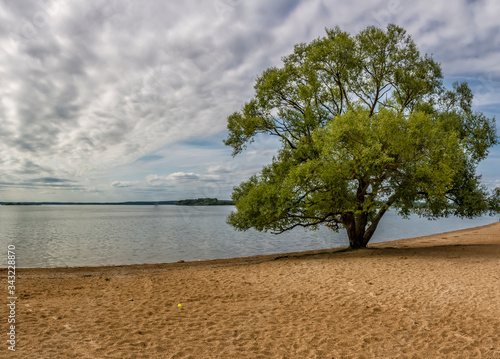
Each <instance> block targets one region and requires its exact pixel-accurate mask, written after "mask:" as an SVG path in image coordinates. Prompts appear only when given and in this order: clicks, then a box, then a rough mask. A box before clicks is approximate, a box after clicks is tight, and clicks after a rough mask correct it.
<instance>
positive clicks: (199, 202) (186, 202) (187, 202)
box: [0, 198, 234, 206]
mask: <svg viewBox="0 0 500 359" xmlns="http://www.w3.org/2000/svg"><path fill="white" fill-rule="evenodd" d="M209 200H211V198H198V199H196V200H194V199H183V200H176V201H127V202H0V206H42V205H58V206H160V205H162V206H165V205H167V206H175V205H177V206H227V205H234V203H233V202H232V201H230V200H218V199H217V198H214V200H215V203H213V202H212V203H211V202H210V201H209Z"/></svg>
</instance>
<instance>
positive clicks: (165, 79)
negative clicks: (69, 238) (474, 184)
mask: <svg viewBox="0 0 500 359" xmlns="http://www.w3.org/2000/svg"><path fill="white" fill-rule="evenodd" d="M499 6H500V4H499V2H498V1H496V0H483V1H479V2H469V3H464V2H461V1H456V2H446V3H445V2H443V3H439V2H436V1H431V0H423V1H417V2H403V1H399V0H392V1H389V2H387V1H382V0H379V1H375V2H373V1H367V0H353V1H351V2H340V3H339V2H330V3H328V2H324V1H321V0H301V1H299V0H294V1H285V0H276V1H273V2H269V1H267V0H255V1H243V0H213V1H196V0H188V1H185V2H173V1H159V0H152V1H148V2H139V1H120V2H114V1H113V2H110V1H108V0H96V1H91V2H89V1H84V0H75V1H66V0H51V1H48V2H38V1H34V0H26V1H22V2H15V1H10V2H3V3H2V4H1V5H0V46H1V47H2V49H4V55H3V56H2V58H1V59H0V79H1V80H2V86H0V98H1V99H2V101H1V102H0V181H2V182H3V183H14V184H20V183H32V182H31V181H32V180H34V179H36V178H44V177H53V178H66V179H70V180H72V181H73V182H72V183H71V184H72V186H73V187H66V188H65V190H64V194H60V198H61V199H62V200H64V198H66V197H65V196H67V197H68V198H69V197H71V196H74V197H73V198H79V199H80V200H82V201H84V200H86V197H81V196H83V195H82V193H84V191H81V190H79V191H78V190H77V188H81V187H77V186H84V187H86V188H94V187H95V186H101V185H102V187H99V188H101V191H102V193H101V195H102V196H104V197H105V196H109V197H110V198H111V197H112V198H113V199H114V200H119V197H113V196H118V194H116V193H117V192H120V193H122V192H123V193H125V192H126V190H129V191H138V190H140V189H144V188H154V189H157V190H160V189H168V190H169V191H170V190H171V192H168V193H165V195H169V196H174V195H175V194H176V193H177V192H175V191H176V190H177V189H178V190H179V191H185V190H184V188H188V187H186V186H185V185H186V184H188V183H191V184H194V183H198V184H200V186H201V185H203V184H204V185H205V186H206V185H207V184H209V183H217V186H218V188H223V186H222V185H221V184H222V183H224V184H226V183H227V188H228V191H230V188H231V186H233V185H235V184H237V183H238V181H240V180H243V179H244V177H245V176H247V175H248V174H251V173H255V172H256V171H258V170H259V169H260V168H261V167H262V164H263V163H266V161H269V160H270V157H271V156H272V154H273V153H275V151H276V150H275V148H276V147H277V144H276V142H275V141H274V142H273V141H272V140H266V139H259V142H258V143H256V144H255V145H254V146H253V147H250V148H249V151H247V152H246V153H245V154H244V155H241V156H239V157H237V158H236V159H234V160H233V159H231V157H230V153H231V150H230V149H229V148H224V147H223V145H222V144H221V140H220V139H219V137H224V136H223V135H221V134H223V133H224V131H225V129H226V118H227V116H228V115H229V114H231V113H232V112H234V111H236V110H238V109H239V108H240V107H241V105H242V104H243V103H244V102H245V101H246V100H248V99H249V98H250V97H251V96H252V94H253V85H254V82H255V78H256V76H258V75H259V74H260V73H262V71H263V70H264V69H266V68H267V67H269V66H273V65H278V66H279V65H280V58H281V57H282V56H284V55H286V54H288V53H290V52H291V51H292V50H293V46H294V44H296V43H299V42H308V41H310V40H312V39H314V38H316V37H318V36H323V34H324V28H325V27H333V26H335V25H339V26H341V28H343V29H345V30H347V31H350V32H351V33H356V32H358V31H359V30H361V29H363V28H365V27H366V26H367V25H379V26H385V24H386V23H387V22H395V23H398V24H400V25H402V26H404V27H405V28H406V29H407V30H408V32H409V33H410V34H412V35H413V37H414V39H415V41H416V42H417V44H418V45H419V46H420V49H421V51H422V52H427V53H432V54H433V55H434V58H435V59H436V60H437V61H439V62H441V64H442V67H443V70H444V73H445V76H450V77H453V78H458V79H460V78H471V79H472V82H473V83H474V84H475V85H474V86H473V89H475V90H476V92H477V101H476V102H475V104H476V105H488V106H496V107H494V108H495V109H496V110H494V111H499V110H498V108H500V105H499V101H498V93H499V91H500V86H498V83H500V50H499V49H500V37H499V36H498V34H499V32H500V26H499V24H498V15H499V14H500V8H499ZM482 79H483V80H484V81H483V82H484V84H485V85H483V86H482V87H481V81H482ZM497 117H498V116H497ZM214 138H216V139H217V141H214V143H215V144H214V143H212V144H210V145H208V146H207V147H204V148H202V147H200V146H198V145H186V144H185V143H187V142H188V141H190V140H193V139H194V140H195V142H196V140H197V142H202V141H203V140H205V139H214ZM497 151H498V150H497ZM159 152H161V156H162V159H158V160H157V161H149V162H146V161H144V162H141V163H138V162H137V160H138V159H140V158H144V157H146V158H147V156H151V155H158V154H160V153H159ZM181 152H182V156H181V157H179V156H178V155H177V157H179V158H180V159H177V158H174V157H175V156H174V155H173V154H178V153H181ZM168 153H172V155H171V156H169V155H168ZM208 153H210V155H211V156H212V157H209V156H208ZM243 156H244V157H243ZM228 164H230V165H228ZM235 164H237V165H235ZM150 173H156V174H158V175H152V176H148V177H147V178H146V176H147V174H150ZM165 173H170V175H166V174H165ZM118 175H119V176H118ZM495 175H496V176H498V172H496V174H495ZM154 176H156V177H154ZM90 178H98V180H95V181H94V180H90ZM117 178H118V179H119V180H117ZM137 178H146V180H145V181H144V180H142V181H138V180H137ZM109 183H114V185H112V187H114V188H122V189H123V190H122V191H110V192H106V190H103V189H102V188H109ZM5 186H10V185H5ZM183 186H184V187H183ZM4 188H5V187H4ZM10 188H12V191H11V192H10V193H9V195H11V196H13V198H12V200H22V199H23V198H24V197H25V198H26V199H28V200H33V199H34V198H38V199H40V200H43V199H47V198H48V195H47V197H43V196H44V194H42V193H41V192H39V191H37V190H35V189H33V190H31V191H30V190H29V189H28V188H27V187H23V189H19V186H17V187H15V189H14V187H10ZM68 188H74V191H75V193H74V194H69V191H70V190H69V189H68ZM197 188H198V187H197ZM200 188H201V187H200ZM224 188H225V187H224ZM196 190H198V189H196ZM61 191H62V189H61ZM221 191H225V189H224V190H221ZM77 192H78V193H77ZM61 193H62V192H61ZM128 193H132V192H128ZM179 193H181V192H179ZM182 193H185V192H182ZM131 195H133V193H132V194H131ZM143 195H147V194H144V193H140V194H137V196H143ZM155 195H156V194H155ZM78 196H80V197H78ZM56 197H57V196H56ZM50 198H52V195H51V196H50ZM134 199H142V198H134Z"/></svg>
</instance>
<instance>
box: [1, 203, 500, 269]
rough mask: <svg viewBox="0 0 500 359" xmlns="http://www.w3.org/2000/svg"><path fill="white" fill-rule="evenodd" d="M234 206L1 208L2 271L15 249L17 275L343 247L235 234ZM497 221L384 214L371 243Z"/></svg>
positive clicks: (300, 238)
mask: <svg viewBox="0 0 500 359" xmlns="http://www.w3.org/2000/svg"><path fill="white" fill-rule="evenodd" d="M232 210H234V207H232V206H220V207H219V206H217V207H184V206H156V207H154V206H93V205H89V206H61V205H47V206H0V248H1V249H0V254H1V258H0V266H1V267H6V266H7V246H8V245H9V244H14V245H15V246H16V251H15V252H16V265H17V266H18V267H64V266H70V267H72V266H98V265H119V264H142V263H165V262H176V261H178V260H185V261H192V260H202V259H217V258H231V257H243V256H251V255H257V254H272V253H283V252H295V251H303V250H311V249H322V248H334V247H341V246H346V245H348V240H347V235H346V234H345V231H340V232H339V233H335V232H333V231H331V230H329V229H327V228H326V227H322V228H321V229H320V230H318V231H304V230H303V229H300V228H299V229H296V230H293V231H290V232H287V233H283V234H281V235H273V234H270V233H259V232H256V231H253V230H250V231H247V232H237V231H235V230H233V229H232V227H230V226H229V225H227V224H226V223H225V220H226V216H227V215H228V214H229V213H230V212H231V211H232ZM496 221H498V218H497V217H487V216H486V217H481V218H477V219H474V220H463V219H458V218H445V219H440V220H437V221H428V220H427V219H423V218H419V217H418V216H415V217H411V219H409V220H405V219H403V218H401V217H399V216H397V215H396V214H395V212H388V213H387V214H386V215H385V216H384V218H383V219H382V221H381V223H380V225H379V228H378V229H377V232H376V233H375V235H374V238H373V239H372V241H371V242H382V241H387V240H393V239H401V238H410V237H416V236H422V235H427V234H433V233H440V232H446V231H451V230H458V229H464V228H470V227H475V226H480V225H484V224H488V223H493V222H496Z"/></svg>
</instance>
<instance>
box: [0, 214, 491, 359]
mask: <svg viewBox="0 0 500 359" xmlns="http://www.w3.org/2000/svg"><path fill="white" fill-rule="evenodd" d="M1 278H2V281H4V283H7V271H2V277H1ZM15 285H16V293H15V294H16V300H15V316H16V317H15V318H16V323H15V333H16V347H15V349H16V352H10V351H8V350H7V345H6V344H5V345H6V346H5V348H2V349H0V350H4V351H5V352H6V354H5V357H6V358H17V357H22V358H30V357H33V358H35V357H36V358H40V359H44V358H47V359H48V358H77V357H78V358H88V359H91V358H117V359H118V358H120V359H123V358H172V359H173V358H177V359H179V358H184V359H192V358H243V359H245V358H276V359H283V358H332V357H334V358H375V357H380V358H394V357H403V358H417V359H418V358H422V359H424V358H453V359H454V358H480V357H481V358H492V359H494V358H500V301H498V298H499V297H500V222H496V223H492V224H488V225H485V226H480V227H474V228H469V229H464V230H459V231H453V232H444V233H440V234H435V235H430V236H424V237H416V238H409V239H401V240H396V241H391V242H382V243H376V244H372V245H369V246H368V248H366V249H360V250H352V251H342V250H337V249H335V250H334V251H330V250H327V251H313V253H311V252H310V251H308V252H299V253H288V254H284V255H267V256H259V257H250V258H249V257H244V258H233V259H229V260H213V261H205V262H202V263H200V262H186V263H170V264H168V263H167V264H156V265H127V266H111V267H109V266H108V267H77V268H43V269H36V268H35V269H19V270H18V271H16V281H15ZM5 293H6V292H5ZM6 297H7V295H5V296H4V298H3V299H2V301H3V302H2V303H3V304H2V305H1V306H0V317H2V318H8V317H9V305H10V303H9V302H8V301H6ZM5 304H7V305H5ZM5 323H7V320H6V319H5ZM5 323H4V326H3V327H2V328H3V329H2V330H4V332H5V333H8V330H7V327H6V325H7V324H5Z"/></svg>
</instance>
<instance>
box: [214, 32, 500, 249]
mask: <svg viewBox="0 0 500 359" xmlns="http://www.w3.org/2000/svg"><path fill="white" fill-rule="evenodd" d="M442 78H443V76H442V72H441V67H440V65H439V64H438V63H437V62H435V61H434V60H433V59H432V58H431V57H430V56H427V55H424V56H421V55H420V53H419V51H418V49H417V46H416V45H415V43H414V42H413V40H412V38H411V37H410V36H409V35H407V34H406V32H405V30H404V29H403V28H401V27H399V26H396V25H393V24H391V25H389V26H387V29H386V30H383V29H379V28H376V27H368V28H366V29H365V30H363V31H361V32H360V33H359V34H357V35H356V36H351V35H350V34H348V33H347V32H344V31H342V30H341V29H340V28H338V27H336V28H334V29H327V30H326V36H325V37H322V38H318V39H316V40H314V41H312V42H311V43H309V44H302V43H301V44H298V45H296V46H295V49H294V52H293V53H292V54H291V55H289V56H287V57H284V58H283V67H281V68H277V67H272V68H269V69H267V70H265V71H264V73H263V74H262V75H261V76H260V77H259V78H257V82H256V84H255V96H254V98H253V99H251V100H250V101H249V102H248V103H246V104H245V105H244V106H243V107H242V109H241V111H239V112H235V113H233V114H232V115H231V116H229V117H228V122H227V127H228V129H229V135H228V138H227V139H226V140H225V141H224V143H225V144H226V145H228V146H231V147H232V148H233V149H234V152H233V156H235V155H237V154H239V153H241V152H242V151H243V150H244V149H245V148H246V146H247V145H248V144H249V143H251V142H252V141H253V139H254V137H255V136H256V135H258V134H268V135H271V136H278V137H279V138H280V139H281V143H282V146H281V149H280V150H279V153H278V154H277V156H276V157H275V158H274V159H273V161H272V163H271V164H270V165H268V166H266V167H264V168H263V169H262V172H261V173H260V174H259V175H255V176H252V177H251V178H250V179H249V180H248V181H246V182H243V183H241V184H240V185H239V186H238V187H235V188H234V192H233V195H232V199H233V201H234V202H235V203H236V208H237V211H236V212H233V213H231V215H230V216H229V217H228V220H227V221H228V223H229V224H231V225H232V226H234V227H235V228H236V229H238V230H247V229H249V228H255V229H257V230H259V231H268V230H271V231H272V232H273V233H282V232H284V231H287V230H290V229H292V228H295V227H297V226H302V227H308V228H310V229H317V228H318V226H319V225H320V224H324V223H328V224H329V225H330V226H332V227H333V228H334V229H336V230H338V229H339V228H345V229H346V230H347V234H348V236H349V244H350V247H351V248H362V247H366V245H367V243H368V242H369V241H370V238H371V237H372V235H373V233H374V232H375V230H376V228H377V225H378V224H379V222H380V219H381V218H382V216H383V215H384V213H385V212H386V211H387V210H388V209H389V208H390V207H393V208H395V209H397V210H398V213H399V214H401V215H403V216H408V215H409V214H410V213H417V214H419V215H422V216H425V217H427V218H437V217H442V216H449V215H455V216H459V217H475V216H479V215H482V214H484V213H486V212H488V211H490V212H498V209H499V198H500V188H496V189H495V191H494V192H493V193H491V194H490V193H488V191H487V189H486V188H485V187H484V186H483V185H481V184H480V176H479V175H477V174H476V173H475V170H476V167H477V164H478V163H479V162H480V161H481V160H483V159H484V158H486V156H487V154H488V149H489V148H490V147H491V146H493V145H494V144H496V143H497V137H496V127H495V119H494V118H493V119H488V118H486V117H485V116H484V115H483V114H482V113H479V112H474V111H473V110H472V108H471V105H472V98H473V95H472V92H471V90H470V88H469V87H468V85H467V83H455V84H453V88H452V89H451V90H446V89H445V88H444V87H443V84H442Z"/></svg>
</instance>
